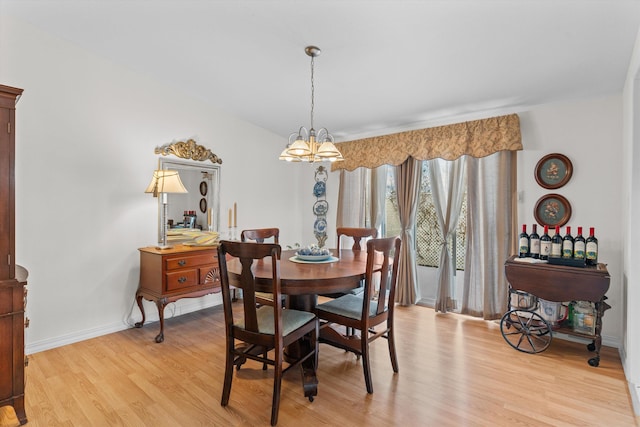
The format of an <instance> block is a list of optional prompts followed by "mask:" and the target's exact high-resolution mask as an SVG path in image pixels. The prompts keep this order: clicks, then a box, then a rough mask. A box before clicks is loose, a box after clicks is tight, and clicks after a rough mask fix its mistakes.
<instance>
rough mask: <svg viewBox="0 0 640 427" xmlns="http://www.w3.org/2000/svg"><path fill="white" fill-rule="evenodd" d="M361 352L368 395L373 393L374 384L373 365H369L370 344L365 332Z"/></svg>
mask: <svg viewBox="0 0 640 427" xmlns="http://www.w3.org/2000/svg"><path fill="white" fill-rule="evenodd" d="M360 344H361V347H360V351H361V352H362V370H363V371H364V383H365V385H366V386H367V393H369V394H372V393H373V382H372V381H371V364H370V363H369V342H368V340H367V334H366V333H365V332H364V331H363V332H362V336H361V337H360Z"/></svg>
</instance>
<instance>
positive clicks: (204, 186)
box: [200, 181, 209, 196]
mask: <svg viewBox="0 0 640 427" xmlns="http://www.w3.org/2000/svg"><path fill="white" fill-rule="evenodd" d="M208 189H209V188H208V185H207V181H202V182H201V183H200V194H202V195H203V196H206V195H207V190H208Z"/></svg>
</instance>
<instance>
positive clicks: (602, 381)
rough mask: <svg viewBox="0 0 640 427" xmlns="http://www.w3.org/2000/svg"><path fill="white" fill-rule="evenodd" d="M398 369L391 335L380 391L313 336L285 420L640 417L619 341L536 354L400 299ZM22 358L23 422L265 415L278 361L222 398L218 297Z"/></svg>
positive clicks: (476, 324) (130, 422)
mask: <svg viewBox="0 0 640 427" xmlns="http://www.w3.org/2000/svg"><path fill="white" fill-rule="evenodd" d="M396 316H397V317H396V328H397V351H398V360H399V365H400V372H399V373H397V374H394V373H393V370H392V369H391V363H390V360H389V353H388V349H387V345H386V341H385V340H377V341H376V342H374V343H373V344H372V346H371V349H372V351H371V358H372V363H371V364H372V367H371V368H372V375H373V386H374V394H372V395H369V394H367V392H366V389H365V385H364V378H363V374H362V363H361V361H360V360H356V358H355V356H353V355H352V354H350V353H346V352H344V351H342V350H338V349H335V348H332V347H330V346H327V345H321V346H320V363H319V364H320V367H319V371H318V379H319V387H318V396H317V397H316V399H315V400H314V402H313V403H311V402H309V401H308V400H307V399H305V398H304V396H303V390H302V384H301V377H300V374H299V371H297V370H294V371H290V372H289V373H288V374H287V375H286V376H285V379H284V381H283V387H282V398H281V404H280V416H279V423H278V425H279V426H341V427H348V426H404V427H410V426H439V427H440V426H444V427H447V426H456V427H457V426H536V427H538V426H634V425H637V419H636V418H635V417H634V414H633V410H632V407H631V399H630V396H629V392H628V389H627V383H626V380H625V377H624V373H623V370H622V367H621V363H620V358H619V356H618V352H617V350H616V349H613V348H608V347H604V348H603V351H602V353H601V362H600V366H599V367H597V368H594V367H591V366H589V365H588V364H587V360H588V358H589V357H590V353H589V352H588V351H587V349H586V346H585V345H584V344H580V343H575V342H569V341H566V340H561V339H553V342H552V343H551V346H550V347H549V348H548V349H547V350H546V351H544V352H542V353H538V354H535V355H531V354H525V353H520V352H518V351H516V350H514V349H512V348H511V347H509V346H508V345H507V343H506V342H505V341H504V339H503V338H502V335H501V333H500V327H499V325H498V324H496V323H495V322H486V321H482V320H477V319H473V318H469V317H465V316H458V315H455V314H446V315H443V314H437V313H435V312H434V311H433V310H431V309H429V308H425V307H418V306H411V307H398V308H397V309H396ZM157 333H158V324H157V323H151V324H147V325H145V327H144V328H142V329H129V330H126V331H122V332H118V333H114V334H110V335H105V336H102V337H99V338H95V339H91V340H87V341H83V342H79V343H75V344H71V345H67V346H64V347H60V348H56V349H52V350H47V351H43V352H40V353H36V354H32V355H30V356H29V366H28V368H27V387H26V410H27V416H28V418H29V424H28V425H29V426H32V427H39V426H43V427H44V426H46V427H54V426H110V427H111V426H154V427H155V426H189V427H190V426H259V425H265V426H266V425H269V420H270V414H271V393H272V387H273V381H272V378H273V377H272V372H273V371H272V369H269V370H268V371H263V370H262V365H260V364H258V363H256V362H252V361H249V362H247V364H246V365H244V366H243V368H242V369H241V370H240V371H239V372H236V373H235V374H234V380H233V387H232V391H231V399H230V402H229V406H227V407H226V408H223V407H221V406H220V396H221V392H222V383H223V373H224V355H223V352H224V328H223V313H222V308H221V307H213V308H209V309H205V310H201V311H199V312H196V313H190V314H187V315H184V316H180V317H178V318H174V319H168V320H167V321H166V328H165V341H164V342H163V343H161V344H156V343H155V342H154V337H155V335H156V334H157Z"/></svg>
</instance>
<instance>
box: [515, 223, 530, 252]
mask: <svg viewBox="0 0 640 427" xmlns="http://www.w3.org/2000/svg"><path fill="white" fill-rule="evenodd" d="M528 255H529V235H528V234H527V224H522V233H520V238H519V240H518V256H519V257H520V258H525V257H527V256H528Z"/></svg>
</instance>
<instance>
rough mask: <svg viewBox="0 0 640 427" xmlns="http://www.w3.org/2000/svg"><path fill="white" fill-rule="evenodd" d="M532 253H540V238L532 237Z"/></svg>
mask: <svg viewBox="0 0 640 427" xmlns="http://www.w3.org/2000/svg"><path fill="white" fill-rule="evenodd" d="M531 253H532V254H539V253H540V239H531Z"/></svg>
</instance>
